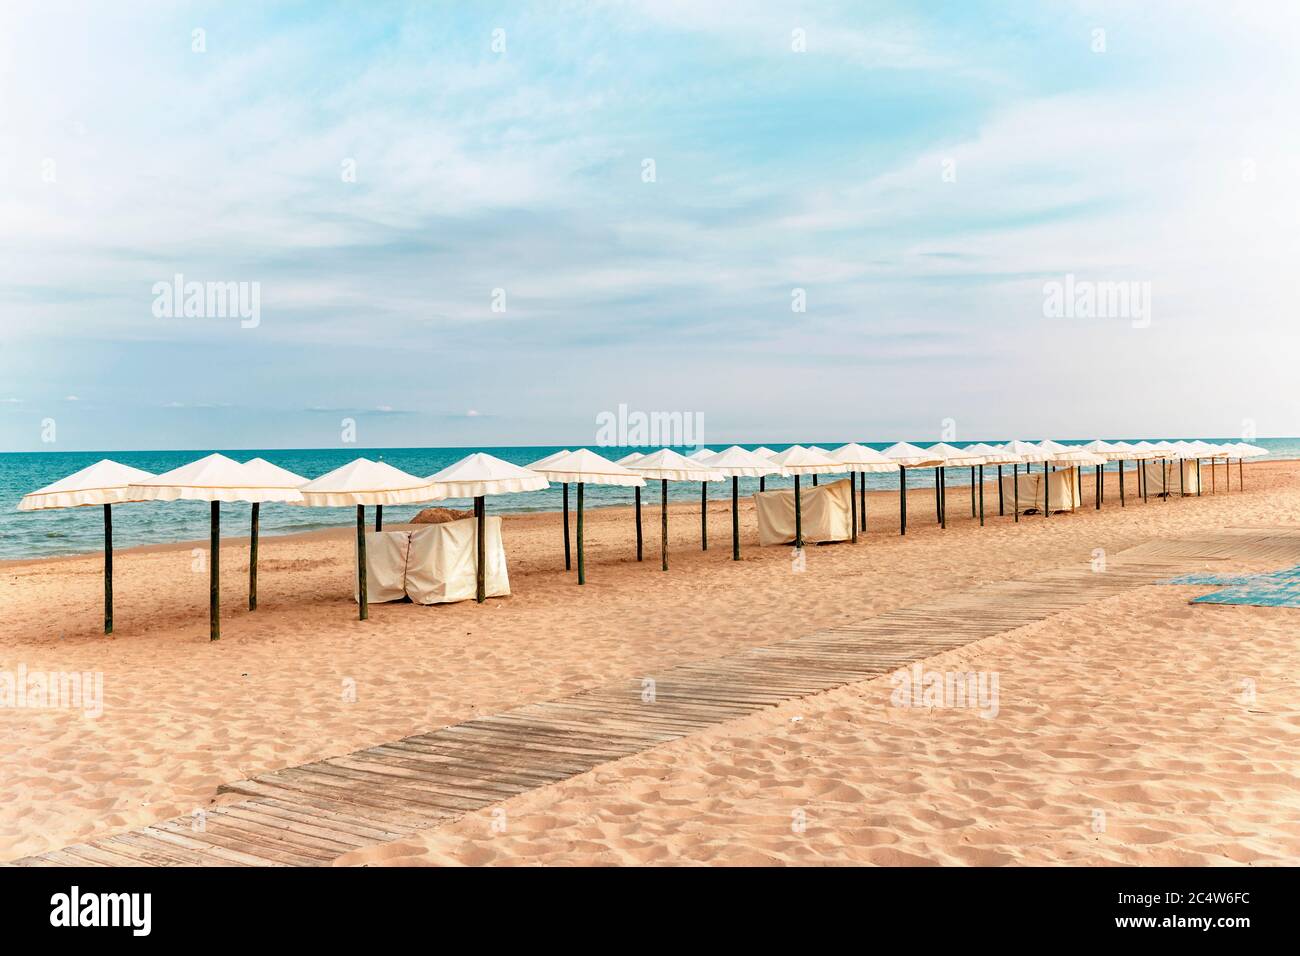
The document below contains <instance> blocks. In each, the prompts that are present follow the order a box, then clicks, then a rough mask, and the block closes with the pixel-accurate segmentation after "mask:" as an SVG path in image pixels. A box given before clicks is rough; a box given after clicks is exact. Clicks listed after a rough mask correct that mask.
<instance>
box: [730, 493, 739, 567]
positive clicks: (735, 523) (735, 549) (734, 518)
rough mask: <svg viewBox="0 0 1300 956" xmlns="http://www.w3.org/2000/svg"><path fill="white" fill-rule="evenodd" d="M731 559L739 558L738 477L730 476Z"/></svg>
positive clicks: (737, 559) (736, 559)
mask: <svg viewBox="0 0 1300 956" xmlns="http://www.w3.org/2000/svg"><path fill="white" fill-rule="evenodd" d="M731 560H733V561H739V560H740V478H739V477H737V476H736V475H732V476H731Z"/></svg>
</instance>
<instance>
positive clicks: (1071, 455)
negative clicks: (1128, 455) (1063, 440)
mask: <svg viewBox="0 0 1300 956" xmlns="http://www.w3.org/2000/svg"><path fill="white" fill-rule="evenodd" d="M1052 461H1054V462H1062V463H1067V462H1068V463H1069V464H1072V465H1094V466H1096V465H1104V464H1106V462H1107V461H1109V459H1108V458H1106V457H1105V456H1104V455H1098V454H1095V453H1093V452H1090V451H1088V449H1086V448H1083V447H1081V446H1080V447H1074V448H1066V449H1065V451H1062V452H1058V453H1057V454H1056V456H1055V457H1054V458H1052Z"/></svg>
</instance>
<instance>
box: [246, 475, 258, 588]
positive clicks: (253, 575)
mask: <svg viewBox="0 0 1300 956" xmlns="http://www.w3.org/2000/svg"><path fill="white" fill-rule="evenodd" d="M258 511H259V505H258V503H257V502H256V501H254V502H253V521H252V528H251V529H250V536H249V539H248V609H249V610H250V611H256V610H257V518H258Z"/></svg>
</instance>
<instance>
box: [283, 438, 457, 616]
mask: <svg viewBox="0 0 1300 956" xmlns="http://www.w3.org/2000/svg"><path fill="white" fill-rule="evenodd" d="M299 490H300V491H301V492H302V503H303V504H304V505H307V506H308V507H312V508H345V507H348V506H349V505H355V506H356V509H357V596H358V598H359V599H360V601H359V603H360V605H361V609H360V611H359V612H358V613H359V615H360V619H361V620H363V621H364V620H366V618H368V617H369V616H370V605H369V602H368V595H367V593H366V505H374V506H375V507H379V506H380V505H409V504H417V503H421V502H425V501H437V500H438V499H439V497H440V495H439V494H438V492H437V491H435V490H434V489H433V488H432V487H431V486H430V484H429V482H428V479H426V478H417V477H416V476H415V475H410V474H407V473H406V472H404V471H402V470H401V469H400V468H394V467H393V466H392V465H390V464H388V463H387V462H383V461H371V460H370V459H369V458H357V459H355V460H353V461H350V462H348V463H347V464H346V465H343V466H341V467H339V468H335V469H334V470H333V471H331V472H327V473H326V474H323V475H321V476H320V477H319V478H314V479H312V480H311V481H309V482H307V483H306V484H305V485H303V486H302V487H301V488H300V489H299Z"/></svg>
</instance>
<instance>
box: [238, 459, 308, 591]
mask: <svg viewBox="0 0 1300 956" xmlns="http://www.w3.org/2000/svg"><path fill="white" fill-rule="evenodd" d="M244 468H245V469H246V470H247V471H248V474H249V475H251V476H252V479H253V480H254V481H256V482H257V483H258V484H259V485H261V486H262V487H264V488H284V489H292V490H294V491H297V489H298V488H299V487H301V486H302V485H304V484H306V482H307V479H306V478H304V477H303V476H302V475H295V474H294V473H293V472H291V471H288V470H286V469H284V468H281V467H280V466H279V465H273V464H271V463H270V462H269V461H267V460H266V459H265V458H252V459H250V460H248V461H246V462H244ZM299 495H300V496H301V492H299ZM265 500H267V501H270V500H273V499H269V498H268V499H265ZM275 500H278V499H275ZM299 500H301V499H299ZM261 509H262V503H261V501H254V502H253V515H252V521H251V527H250V530H249V536H248V609H249V610H250V611H256V610H257V537H258V521H259V515H260V512H261Z"/></svg>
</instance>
